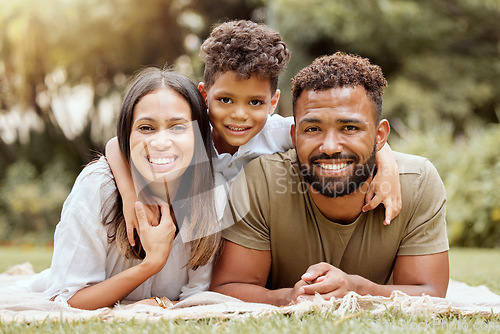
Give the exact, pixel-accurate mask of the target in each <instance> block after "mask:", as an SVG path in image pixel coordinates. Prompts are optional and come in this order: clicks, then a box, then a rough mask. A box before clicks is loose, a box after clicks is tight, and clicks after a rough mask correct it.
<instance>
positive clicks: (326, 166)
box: [319, 163, 347, 170]
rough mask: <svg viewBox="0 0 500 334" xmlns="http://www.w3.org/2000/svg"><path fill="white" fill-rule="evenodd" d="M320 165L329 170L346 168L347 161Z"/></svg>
mask: <svg viewBox="0 0 500 334" xmlns="http://www.w3.org/2000/svg"><path fill="white" fill-rule="evenodd" d="M319 166H320V167H321V168H323V169H328V170H339V169H342V168H345V167H346V166H347V164H346V163H341V164H319Z"/></svg>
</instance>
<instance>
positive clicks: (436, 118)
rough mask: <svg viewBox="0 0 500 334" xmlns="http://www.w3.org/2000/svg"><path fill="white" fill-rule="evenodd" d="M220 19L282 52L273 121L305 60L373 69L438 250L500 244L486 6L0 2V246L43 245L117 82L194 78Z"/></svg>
mask: <svg viewBox="0 0 500 334" xmlns="http://www.w3.org/2000/svg"><path fill="white" fill-rule="evenodd" d="M227 19H252V20H255V21H259V22H264V23H266V24H268V25H270V26H271V27H273V28H274V29H276V30H278V31H279V32H280V33H281V34H282V36H283V39H284V40H285V42H286V43H287V44H288V46H289V47H290V49H291V50H292V60H291V63H290V65H289V67H288V69H287V71H286V72H285V73H284V74H283V76H282V78H281V79H280V80H281V81H280V88H281V90H282V99H281V101H280V106H279V110H278V112H279V113H280V114H283V115H290V114H291V103H290V93H289V90H290V83H289V81H290V78H291V77H292V76H293V75H294V74H295V73H296V72H297V71H298V70H299V69H300V68H302V67H304V66H306V65H308V64H309V63H310V62H311V61H312V59H314V58H315V57H317V56H319V55H323V54H330V53H333V52H335V51H339V50H340V51H345V52H349V53H357V54H360V55H362V56H365V57H368V58H370V59H371V61H372V62H374V63H376V64H379V65H380V66H381V67H382V69H383V71H384V73H385V75H386V78H387V79H388V81H389V87H388V88H387V89H386V92H385V95H384V116H385V117H386V118H388V119H389V120H390V122H391V124H392V133H391V136H390V144H391V146H392V147H393V149H396V150H400V151H404V152H407V153H413V154H419V155H423V156H426V157H428V158H429V159H430V160H431V161H432V162H433V163H434V164H435V165H436V167H437V169H438V171H439V172H440V174H441V177H442V178H443V180H444V182H445V186H446V189H447V195H448V204H447V208H448V212H447V221H448V232H449V233H448V235H449V238H450V242H451V244H452V245H453V246H479V247H500V191H499V189H498V188H499V186H500V125H499V121H500V2H499V1H498V0H439V1H436V0H406V1H404V0H357V1H352V0H323V1H319V0H307V1H304V0H275V1H264V0H246V1H244V0H211V1H206V0H147V1H138V0H16V1H12V0H0V243H2V244H46V243H50V242H51V241H52V238H53V230H54V227H55V225H56V224H57V222H58V221H59V213H60V210H61V207H62V203H63V201H64V199H65V198H66V196H67V194H68V193H69V191H70V189H71V186H72V184H73V182H74V179H75V177H76V175H77V174H78V173H79V171H80V170H81V168H82V166H84V165H85V164H86V163H87V162H89V161H90V160H92V159H94V158H95V157H96V153H97V152H103V147H104V143H105V142H106V141H107V140H108V139H109V138H111V137H112V136H114V134H115V129H114V127H115V121H116V116H117V114H118V110H119V105H120V99H121V96H122V93H123V91H124V88H125V85H126V83H127V80H128V78H129V76H130V75H132V74H133V73H134V72H135V71H137V70H138V69H140V68H141V67H143V66H147V65H157V66H164V65H165V64H168V66H171V67H173V68H174V69H176V70H178V71H180V72H182V73H184V74H186V75H188V76H189V77H191V78H192V79H193V80H194V81H195V82H198V81H201V80H202V73H203V64H202V63H201V61H200V59H199V46H200V44H201V42H202V41H203V40H204V39H205V38H206V37H207V36H208V33H209V31H210V29H211V27H213V25H214V24H216V23H218V22H223V21H225V20H227Z"/></svg>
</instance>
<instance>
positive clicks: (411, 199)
mask: <svg viewBox="0 0 500 334" xmlns="http://www.w3.org/2000/svg"><path fill="white" fill-rule="evenodd" d="M394 157H395V158H396V162H397V164H398V167H399V178H400V181H401V196H402V199H403V204H404V203H405V202H406V203H413V204H417V203H421V201H422V198H426V200H430V199H431V198H433V199H434V200H436V201H441V199H444V198H446V193H445V189H444V184H443V181H442V180H441V177H440V176H439V173H438V171H437V170H436V168H435V167H434V165H433V164H432V163H431V162H430V161H429V159H427V158H425V157H421V156H418V155H412V154H405V153H400V152H394Z"/></svg>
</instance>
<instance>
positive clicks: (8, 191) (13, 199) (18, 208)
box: [0, 159, 74, 243]
mask: <svg viewBox="0 0 500 334" xmlns="http://www.w3.org/2000/svg"><path fill="white" fill-rule="evenodd" d="M73 177H74V176H73V174H72V173H70V172H69V171H68V170H67V169H66V168H65V166H64V164H63V163H62V162H60V161H57V160H55V161H53V162H52V163H51V164H47V165H46V166H45V168H44V170H43V171H42V173H38V172H37V170H36V168H35V167H34V166H33V165H32V164H31V163H29V162H28V161H27V160H24V159H22V160H19V161H17V162H16V163H14V164H12V165H11V166H9V168H8V169H7V171H6V177H5V179H4V181H3V183H2V184H1V186H0V215H1V217H2V218H1V220H0V229H1V231H2V233H1V237H0V241H4V242H5V241H7V240H17V242H30V243H46V242H48V241H50V240H52V236H53V232H54V228H55V225H56V224H57V223H58V222H59V216H60V212H61V209H62V203H63V202H64V200H65V199H66V197H67V196H68V194H69V190H70V187H71V184H72V182H73Z"/></svg>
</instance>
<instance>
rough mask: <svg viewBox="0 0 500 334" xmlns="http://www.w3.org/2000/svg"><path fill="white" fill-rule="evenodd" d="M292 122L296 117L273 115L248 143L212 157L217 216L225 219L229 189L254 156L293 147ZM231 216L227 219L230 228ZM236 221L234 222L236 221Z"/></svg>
mask: <svg viewBox="0 0 500 334" xmlns="http://www.w3.org/2000/svg"><path fill="white" fill-rule="evenodd" d="M292 124H293V117H282V116H280V115H272V116H269V117H268V118H267V121H266V125H265V126H264V128H263V129H262V130H261V131H260V132H259V133H258V134H257V135H255V136H254V137H253V138H252V139H250V140H249V141H248V142H247V143H246V144H244V145H242V146H240V147H239V148H238V151H236V153H234V155H231V154H229V153H218V152H217V149H216V150H215V152H216V154H217V157H216V158H215V159H214V160H213V164H214V172H215V184H216V189H215V206H216V211H217V213H218V216H217V218H218V219H219V221H222V217H223V214H224V211H225V208H226V205H227V198H228V195H227V194H228V193H229V188H230V186H231V184H232V183H233V180H234V178H235V177H236V175H238V173H239V172H241V170H242V169H243V168H244V167H245V166H246V165H247V164H248V163H249V162H250V161H252V160H253V159H255V158H257V157H259V156H260V155H262V154H273V153H276V152H284V151H287V150H289V149H290V148H292V147H293V143H292V137H291V136H290V128H291V126H292ZM228 222H229V220H228V219H226V220H225V221H224V223H226V225H223V226H221V227H222V228H227V227H229V226H231V224H229V225H227V223H228ZM233 224H234V222H233Z"/></svg>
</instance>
